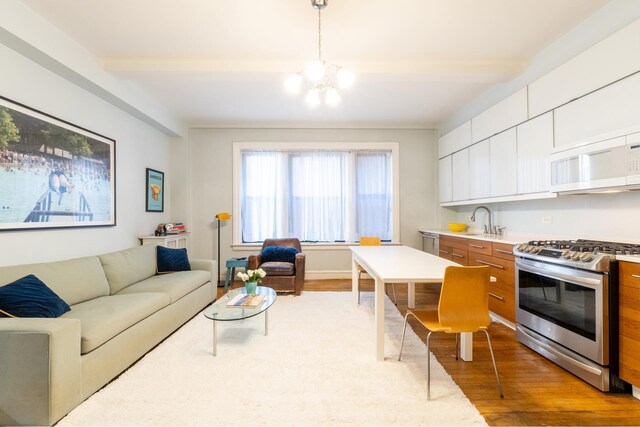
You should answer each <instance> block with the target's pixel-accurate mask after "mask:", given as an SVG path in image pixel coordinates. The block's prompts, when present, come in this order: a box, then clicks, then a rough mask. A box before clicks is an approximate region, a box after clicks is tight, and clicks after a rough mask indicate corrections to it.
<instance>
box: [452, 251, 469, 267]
mask: <svg viewBox="0 0 640 427" xmlns="http://www.w3.org/2000/svg"><path fill="white" fill-rule="evenodd" d="M451 261H453V262H457V263H458V264H460V265H469V254H468V252H467V250H466V249H458V248H451Z"/></svg>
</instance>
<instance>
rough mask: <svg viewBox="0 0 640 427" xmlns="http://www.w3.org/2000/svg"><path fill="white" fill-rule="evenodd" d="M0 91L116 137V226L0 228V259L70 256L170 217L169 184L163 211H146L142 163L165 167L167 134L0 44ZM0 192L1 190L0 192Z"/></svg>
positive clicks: (130, 242)
mask: <svg viewBox="0 0 640 427" xmlns="http://www.w3.org/2000/svg"><path fill="white" fill-rule="evenodd" d="M0 64H2V65H1V66H0V95H2V96H5V97H7V98H10V99H12V100H14V101H17V102H20V103H22V104H25V105H27V106H30V107H33V108H35V109H38V110H41V111H43V112H46V113H48V114H51V115H53V116H55V117H58V118H60V119H63V120H66V121H69V122H71V123H74V124H76V125H78V126H81V127H84V128H87V129H90V130H92V131H94V132H96V133H99V134H102V135H105V136H107V137H109V138H112V139H115V140H116V186H117V188H116V193H117V197H116V210H117V218H116V220H117V226H116V227H101V228H81V229H59V230H38V231H36V230H30V231H2V232H0V265H13V264H24V263H31V262H41V261H42V262H44V261H51V260H60V259H66V258H74V257H79V256H86V255H93V254H99V253H104V252H108V251H114V250H118V249H122V248H126V247H131V246H134V245H137V244H139V241H138V239H137V236H138V235H143V234H150V233H152V232H153V230H154V229H155V225H156V224H157V223H159V222H165V221H168V220H169V219H171V204H170V203H169V200H170V197H171V188H168V189H167V194H166V196H167V199H166V201H165V212H164V213H145V208H144V200H145V168H146V167H151V168H153V169H158V170H161V171H165V172H167V173H166V175H165V179H166V180H167V181H168V182H171V180H172V176H171V175H172V174H171V172H170V170H169V167H170V163H171V158H170V155H169V151H170V144H171V139H172V138H169V137H167V136H166V135H164V134H162V133H161V132H159V131H158V130H155V129H153V128H151V127H150V126H149V125H147V124H145V123H143V122H141V121H140V120H138V119H135V118H133V117H132V116H130V115H129V114H127V113H124V112H123V111H122V110H120V109H118V108H116V107H114V106H113V105H111V104H109V103H107V102H105V101H104V100H102V99H100V98H98V97H96V96H95V95H92V94H90V93H89V92H87V91H85V90H84V89H82V88H80V87H78V86H76V85H74V84H73V83H70V82H69V81H68V80H65V79H63V78H61V77H59V76H58V75H57V74H55V73H53V72H51V71H48V70H46V69H45V68H43V67H41V66H40V65H37V64H35V63H34V62H32V61H30V60H29V59H26V58H25V57H24V56H21V55H20V54H18V53H16V52H15V51H14V50H12V49H9V48H7V47H6V46H4V45H1V44H0ZM0 197H1V195H0Z"/></svg>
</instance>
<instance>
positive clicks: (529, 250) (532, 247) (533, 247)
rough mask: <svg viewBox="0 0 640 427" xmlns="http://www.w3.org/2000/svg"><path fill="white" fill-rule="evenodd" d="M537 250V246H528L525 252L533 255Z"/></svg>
mask: <svg viewBox="0 0 640 427" xmlns="http://www.w3.org/2000/svg"><path fill="white" fill-rule="evenodd" d="M535 248H536V247H535V246H531V245H527V247H526V248H525V249H524V250H525V252H529V253H532V252H533V250H534V249H535Z"/></svg>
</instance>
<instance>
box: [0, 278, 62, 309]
mask: <svg viewBox="0 0 640 427" xmlns="http://www.w3.org/2000/svg"><path fill="white" fill-rule="evenodd" d="M69 310H71V307H69V304H67V303H66V302H64V301H63V300H62V299H61V298H60V297H59V296H58V295H57V294H56V293H55V292H53V291H52V290H51V289H50V288H49V287H48V286H47V285H45V284H44V283H43V282H42V280H40V279H38V278H37V277H36V276H34V275H33V274H30V275H28V276H25V277H23V278H21V279H18V280H16V281H15V282H12V283H9V284H8V285H4V286H0V317H60V316H62V315H63V314H64V313H66V312H67V311H69Z"/></svg>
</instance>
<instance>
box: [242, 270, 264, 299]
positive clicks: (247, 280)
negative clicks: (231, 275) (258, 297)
mask: <svg viewBox="0 0 640 427" xmlns="http://www.w3.org/2000/svg"><path fill="white" fill-rule="evenodd" d="M266 275H267V273H265V271H264V270H263V269H261V268H257V269H255V270H247V272H246V273H243V272H242V271H240V272H238V277H239V278H240V279H242V281H243V282H244V287H245V289H246V290H247V293H248V294H255V293H256V287H257V286H258V285H259V284H260V283H262V279H263V278H264V277H265V276H266Z"/></svg>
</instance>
